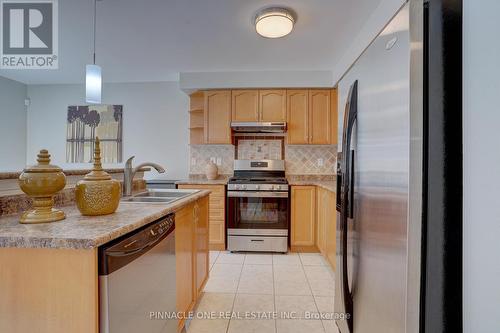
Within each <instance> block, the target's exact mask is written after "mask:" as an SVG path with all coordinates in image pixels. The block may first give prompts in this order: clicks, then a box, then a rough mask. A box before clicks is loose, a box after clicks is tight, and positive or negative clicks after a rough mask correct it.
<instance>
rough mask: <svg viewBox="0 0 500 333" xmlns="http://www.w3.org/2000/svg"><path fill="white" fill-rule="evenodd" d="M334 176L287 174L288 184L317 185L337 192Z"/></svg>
mask: <svg viewBox="0 0 500 333" xmlns="http://www.w3.org/2000/svg"><path fill="white" fill-rule="evenodd" d="M335 177H336V176H330V175H327V176H314V175H304V176H300V175H299V176H296V175H290V176H287V179H288V183H289V184H290V185H292V186H293V185H296V186H301V185H302V186H318V187H321V188H324V189H325V190H328V191H332V192H337V181H336V179H335Z"/></svg>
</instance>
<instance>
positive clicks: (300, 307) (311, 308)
mask: <svg viewBox="0 0 500 333" xmlns="http://www.w3.org/2000/svg"><path fill="white" fill-rule="evenodd" d="M275 304H276V312H277V313H278V318H281V319H288V318H292V319H293V318H296V319H299V318H307V316H309V315H310V314H315V315H317V313H318V309H317V308H316V303H315V302H314V298H313V297H312V296H279V295H277V296H276V298H275ZM281 315H282V317H281ZM309 318H310V317H309Z"/></svg>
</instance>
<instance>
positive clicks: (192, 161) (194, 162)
mask: <svg viewBox="0 0 500 333" xmlns="http://www.w3.org/2000/svg"><path fill="white" fill-rule="evenodd" d="M191 165H193V166H194V165H196V158H194V157H193V158H192V159H191Z"/></svg>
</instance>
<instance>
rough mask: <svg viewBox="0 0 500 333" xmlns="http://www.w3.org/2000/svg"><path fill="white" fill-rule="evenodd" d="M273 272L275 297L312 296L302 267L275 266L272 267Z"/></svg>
mask: <svg viewBox="0 0 500 333" xmlns="http://www.w3.org/2000/svg"><path fill="white" fill-rule="evenodd" d="M273 270H274V287H275V289H276V292H275V294H276V295H285V296H301V295H305V296H307V295H312V294H311V288H310V287H309V284H308V283H307V278H306V275H305V273H304V270H303V269H302V266H294V265H277V266H273Z"/></svg>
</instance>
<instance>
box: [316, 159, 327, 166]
mask: <svg viewBox="0 0 500 333" xmlns="http://www.w3.org/2000/svg"><path fill="white" fill-rule="evenodd" d="M316 162H317V164H318V166H319V167H322V166H323V165H325V161H324V160H323V159H322V158H318V159H317V161H316Z"/></svg>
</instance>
